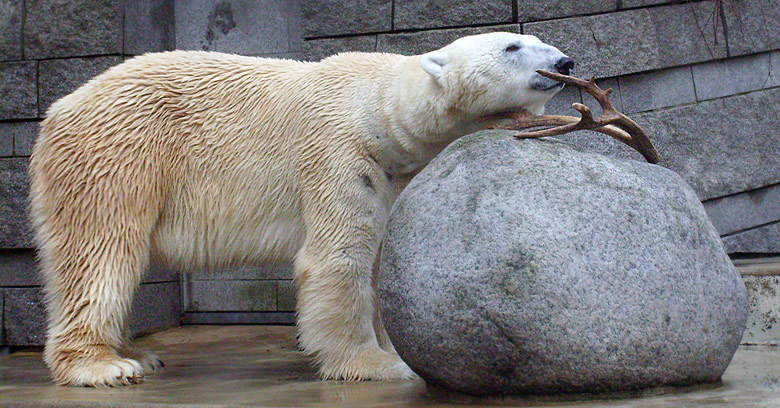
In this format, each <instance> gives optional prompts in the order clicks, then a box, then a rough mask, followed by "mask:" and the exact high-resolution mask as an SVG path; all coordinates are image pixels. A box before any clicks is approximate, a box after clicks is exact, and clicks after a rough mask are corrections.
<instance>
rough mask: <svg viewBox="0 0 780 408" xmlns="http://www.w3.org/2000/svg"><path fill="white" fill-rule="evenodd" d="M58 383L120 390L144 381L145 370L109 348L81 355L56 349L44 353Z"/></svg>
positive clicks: (136, 362)
mask: <svg viewBox="0 0 780 408" xmlns="http://www.w3.org/2000/svg"><path fill="white" fill-rule="evenodd" d="M44 360H45V361H46V364H47V365H48V366H49V367H50V368H51V371H52V375H53V377H54V381H55V382H56V383H57V384H60V385H70V386H74V387H117V386H120V385H130V384H138V383H140V382H141V381H143V378H144V369H143V367H142V366H141V364H140V363H139V362H138V361H136V360H133V359H130V358H123V357H120V356H118V355H117V354H116V353H115V352H114V351H113V350H111V349H109V348H108V347H95V348H90V349H88V350H86V351H81V352H74V351H70V352H63V351H60V350H56V349H54V348H53V347H52V348H49V347H48V346H47V349H46V350H45V351H44Z"/></svg>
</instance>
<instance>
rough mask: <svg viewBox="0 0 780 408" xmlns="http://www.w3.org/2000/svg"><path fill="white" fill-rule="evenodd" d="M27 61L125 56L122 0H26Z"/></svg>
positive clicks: (25, 37) (25, 32)
mask: <svg viewBox="0 0 780 408" xmlns="http://www.w3.org/2000/svg"><path fill="white" fill-rule="evenodd" d="M25 12H26V16H25V20H24V21H25V23H24V55H25V57H26V58H35V59H42V58H53V57H74V56H81V55H100V54H120V53H122V0H79V1H64V0H55V1H52V0H26V1H25Z"/></svg>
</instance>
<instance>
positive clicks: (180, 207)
mask: <svg viewBox="0 0 780 408" xmlns="http://www.w3.org/2000/svg"><path fill="white" fill-rule="evenodd" d="M572 65H573V62H572V61H571V59H569V58H567V57H566V56H565V55H563V54H562V53H561V52H560V51H558V50H557V49H556V48H553V47H551V46H549V45H546V44H543V43H542V42H540V41H539V40H538V39H537V38H536V37H532V36H528V35H519V34H511V33H492V34H483V35H476V36H471V37H465V38H461V39H459V40H457V41H455V42H454V43H452V44H450V45H448V46H446V47H444V48H442V49H440V50H437V51H434V52H431V53H428V54H424V55H418V56H401V55H394V54H380V53H344V54H339V55H336V56H333V57H330V58H327V59H325V60H323V61H321V62H319V63H304V62H297V61H289V60H276V59H264V58H251V57H242V56H236V55H226V54H219V53H209V52H186V51H174V52H166V53H158V54H148V55H144V56H141V57H138V58H134V59H132V60H129V61H127V62H125V63H123V64H121V65H119V66H116V67H114V68H111V69H109V70H108V71H107V72H105V73H104V74H102V75H100V76H98V77H96V78H95V79H93V80H91V81H90V82H89V83H87V84H86V85H84V86H82V87H81V88H79V89H78V90H77V91H75V92H74V93H72V94H71V95H68V96H66V97H64V98H62V99H61V100H59V101H58V102H56V103H55V104H53V105H52V106H51V108H50V109H49V111H48V113H47V118H46V120H44V121H43V123H42V127H41V134H40V137H39V138H38V141H37V143H36V144H35V148H34V151H33V155H32V159H31V162H30V173H31V176H32V186H31V193H30V194H31V200H32V206H31V210H32V217H33V224H34V227H35V230H36V240H37V244H38V246H39V256H40V260H41V265H42V269H43V276H44V281H45V289H46V303H47V307H48V315H49V316H48V317H49V319H48V339H47V342H46V349H45V353H44V359H45V362H46V364H47V365H48V366H49V367H50V368H51V370H52V373H53V377H54V380H55V381H56V382H57V383H59V384H69V385H88V386H96V385H106V386H114V385H121V384H128V383H133V382H138V381H140V380H141V379H142V377H143V375H144V374H145V373H149V372H151V371H154V370H155V369H156V368H158V367H160V365H161V362H160V361H159V360H158V359H157V358H156V356H154V355H153V354H151V353H145V352H141V351H138V350H135V349H132V348H131V347H130V346H129V345H128V341H127V339H126V338H125V337H124V336H123V332H124V330H123V329H124V319H125V317H126V315H127V312H128V309H129V307H130V304H131V299H132V297H133V292H134V291H135V289H136V288H137V286H138V284H139V282H140V280H141V275H142V273H143V271H144V270H145V269H146V267H147V265H148V264H149V262H150V260H159V261H163V262H167V263H168V264H170V265H174V266H177V267H181V268H200V267H209V268H220V267H224V266H227V265H230V264H236V263H245V262H262V261H269V260H290V259H292V260H294V261H295V281H296V282H297V287H298V296H297V299H298V300H297V302H298V303H297V311H298V328H299V340H300V345H301V346H302V348H303V350H304V351H305V352H306V353H309V354H311V355H313V356H314V357H315V360H316V362H317V363H318V366H319V370H320V373H321V375H322V376H323V377H324V378H333V379H348V380H355V379H361V380H362V379H373V380H382V379H403V378H410V377H412V376H413V375H414V374H413V373H412V371H411V370H410V369H409V368H408V367H407V366H406V364H404V363H403V362H402V361H401V360H400V359H399V357H398V355H397V354H395V352H394V350H393V348H392V345H391V344H390V342H389V341H388V339H387V334H386V333H385V332H384V328H383V327H382V325H381V322H380V321H378V320H376V318H375V316H374V311H375V306H374V301H375V299H374V291H373V289H372V265H373V264H374V261H375V258H376V256H377V252H378V248H379V244H380V241H381V240H382V234H383V232H384V228H385V222H386V220H387V216H388V212H389V210H390V207H391V205H392V204H393V201H394V200H395V198H396V197H397V195H398V194H399V192H400V191H401V190H402V189H403V188H404V186H405V185H406V184H407V183H408V181H409V180H410V179H411V177H412V175H414V174H416V172H417V171H419V170H420V168H422V167H423V166H424V165H425V164H426V163H428V161H429V160H431V158H433V157H434V156H435V155H436V154H437V153H438V152H440V151H441V150H442V149H443V148H444V147H445V146H446V145H447V144H448V143H450V142H452V141H453V140H454V139H456V138H458V137H460V136H463V135H465V134H467V133H470V132H473V131H476V130H479V129H482V128H484V127H486V126H489V125H491V124H496V123H495V122H496V121H497V119H495V118H496V117H497V116H494V115H495V114H500V113H506V112H508V111H517V110H520V109H525V110H528V111H530V112H532V113H541V112H542V110H543V108H544V104H545V102H546V101H547V100H549V99H550V98H551V97H552V96H553V94H555V93H556V92H557V91H559V90H560V89H561V88H562V85H560V84H559V83H557V82H554V81H551V80H549V79H547V78H544V77H542V76H540V75H538V74H536V73H535V70H537V69H547V70H556V69H557V70H558V71H560V72H566V73H568V70H569V68H571V66H572Z"/></svg>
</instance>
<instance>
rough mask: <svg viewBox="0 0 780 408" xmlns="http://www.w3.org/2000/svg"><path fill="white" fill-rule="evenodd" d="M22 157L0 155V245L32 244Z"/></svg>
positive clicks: (27, 183)
mask: <svg viewBox="0 0 780 408" xmlns="http://www.w3.org/2000/svg"><path fill="white" fill-rule="evenodd" d="M28 162H29V160H28V159H26V158H6V159H0V248H3V249H5V248H32V246H33V244H32V229H31V228H30V223H29V221H28V217H29V216H28V211H27V194H28V191H29V188H30V187H29V186H30V178H29V176H28V175H27V164H28Z"/></svg>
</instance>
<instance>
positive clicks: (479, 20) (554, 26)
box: [302, 0, 780, 256]
mask: <svg viewBox="0 0 780 408" xmlns="http://www.w3.org/2000/svg"><path fill="white" fill-rule="evenodd" d="M719 6H721V7H719ZM302 12H303V25H304V29H303V33H304V36H305V41H304V45H303V50H304V57H305V58H307V59H312V60H317V59H320V58H322V57H324V56H327V55H330V54H333V53H335V52H338V51H346V50H350V51H381V52H397V53H402V54H409V55H410V54H417V53H422V52H426V51H428V50H432V49H435V48H437V47H440V46H443V45H445V44H446V43H448V42H450V41H451V40H453V39H455V38H458V37H461V36H464V35H470V34H475V33H480V32H486V31H495V30H501V31H512V32H518V33H523V34H531V35H535V36H537V37H539V38H540V39H541V40H542V41H545V42H547V43H550V44H552V45H555V46H557V47H558V48H560V49H561V50H563V51H564V52H565V53H567V54H568V55H569V56H570V57H572V58H573V59H574V60H575V61H576V62H577V66H576V67H575V71H574V73H575V75H578V76H583V77H589V76H595V77H596V78H597V80H598V82H599V85H600V86H602V87H612V88H613V89H614V90H615V92H614V93H613V100H614V102H615V104H616V106H617V107H618V108H619V109H622V110H623V111H624V112H626V113H628V114H631V115H632V116H634V117H635V118H636V119H637V120H638V121H639V122H640V123H641V124H643V125H644V126H646V127H647V128H648V130H649V131H650V134H651V137H652V139H653V141H654V142H655V143H656V145H657V147H658V149H659V151H660V152H661V154H662V155H663V156H664V160H663V161H662V162H661V163H660V164H661V165H663V166H666V167H668V168H670V169H672V170H674V171H676V172H678V173H679V174H680V175H681V176H682V177H683V178H684V179H685V180H686V181H687V182H688V183H690V184H691V185H692V186H693V187H694V188H695V189H696V191H697V192H698V194H699V196H700V198H701V200H702V201H703V202H704V205H705V208H707V211H708V213H709V215H710V217H711V218H712V220H713V223H714V224H715V226H716V227H717V228H718V231H719V232H720V234H721V235H722V237H723V240H724V244H725V246H726V249H727V251H728V252H729V253H731V254H734V255H736V256H739V254H745V253H780V208H778V205H777V203H778V202H780V200H778V198H780V130H778V128H779V127H780V126H779V125H780V119H779V118H780V108H778V107H779V106H780V88H779V87H780V51H778V49H780V28H779V26H778V25H777V24H775V23H774V22H776V21H778V20H779V19H780V9H778V7H777V3H776V2H775V1H773V0H741V1H732V2H717V1H668V0H652V1H648V0H622V1H601V0H599V1H590V0H588V1H572V0H555V1H533V0H531V1H513V0H491V1H469V0H446V1H445V0H376V1H346V0H308V1H307V0H304V1H303V2H302ZM583 101H584V102H583ZM572 102H581V103H585V104H587V105H589V106H591V107H593V105H596V109H594V110H595V111H596V113H598V111H600V109H598V106H597V104H596V103H595V101H594V100H593V99H592V98H590V96H589V95H581V93H580V91H579V90H578V89H573V88H567V89H565V90H564V91H563V92H562V93H561V94H560V95H558V96H556V97H555V98H554V99H553V101H551V103H550V105H549V106H548V112H551V113H557V114H562V113H567V114H575V112H574V111H573V110H572V109H571V108H570V106H571V103H572ZM561 139H564V140H568V141H571V142H573V143H576V144H578V145H581V146H583V147H586V148H590V149H595V150H598V151H600V152H602V153H607V154H614V155H620V156H624V157H631V158H636V159H641V158H640V156H639V155H638V154H636V153H635V152H633V151H631V150H629V149H628V148H625V147H624V146H622V145H618V144H617V142H614V141H612V140H607V139H605V138H604V137H603V136H600V135H595V134H592V133H578V134H574V135H567V136H562V137H561Z"/></svg>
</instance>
